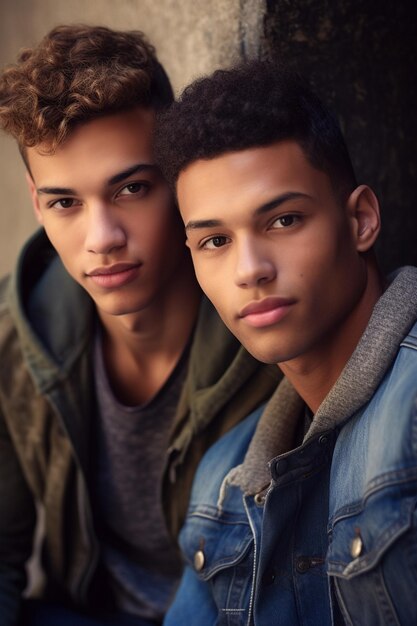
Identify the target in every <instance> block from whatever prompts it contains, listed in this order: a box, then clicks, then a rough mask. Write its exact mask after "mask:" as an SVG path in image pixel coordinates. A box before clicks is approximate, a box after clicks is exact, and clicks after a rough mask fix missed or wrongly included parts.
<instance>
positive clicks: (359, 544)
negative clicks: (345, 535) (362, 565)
mask: <svg viewBox="0 0 417 626" xmlns="http://www.w3.org/2000/svg"><path fill="white" fill-rule="evenodd" d="M362 550H363V541H362V538H361V536H360V535H357V536H356V537H354V538H353V539H352V541H351V544H350V554H351V556H352V557H353V558H354V559H357V558H358V556H360V555H361V554H362Z"/></svg>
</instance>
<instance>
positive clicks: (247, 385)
mask: <svg viewBox="0 0 417 626" xmlns="http://www.w3.org/2000/svg"><path fill="white" fill-rule="evenodd" d="M171 101H172V90H171V86H170V83H169V80H168V78H167V76H166V74H165V72H164V70H163V68H162V67H161V65H160V64H159V63H158V60H157V58H156V55H155V51H154V49H153V47H152V46H151V45H150V44H149V43H148V42H147V41H146V38H145V37H144V36H143V35H142V34H141V33H139V32H117V31H113V30H110V29H107V28H102V27H88V26H62V27H58V28H55V29H54V30H52V31H51V32H50V33H49V34H48V35H46V37H45V38H44V39H43V40H42V41H41V42H40V44H39V45H38V46H37V47H35V48H33V49H30V50H25V51H23V52H22V54H21V55H20V58H19V60H18V63H17V64H16V65H14V66H12V67H10V68H8V69H6V70H5V71H4V72H3V74H2V76H1V78H0V125H1V127H2V128H3V129H4V130H6V131H7V132H9V133H11V134H12V135H13V136H14V137H15V138H16V140H17V142H18V145H19V148H20V151H21V154H22V156H23V159H24V161H25V163H26V166H27V180H28V185H29V189H30V193H31V197H32V202H33V207H34V210H35V213H36V216H37V218H38V220H39V222H40V224H41V226H42V228H41V230H40V231H39V232H37V233H36V234H35V235H34V236H33V237H32V238H31V239H30V241H29V242H28V243H27V244H26V246H25V247H24V249H23V250H22V253H21V255H20V258H19V261H18V264H17V267H16V270H15V271H14V273H13V274H12V276H11V277H8V278H6V279H4V280H3V281H2V283H1V285H0V355H1V362H2V367H1V372H0V502H1V515H0V616H1V617H0V621H1V624H2V626H12V625H16V624H18V623H19V624H42V625H43V626H45V625H46V624H52V625H53V626H59V625H61V624H71V626H75V625H76V624H83V625H84V624H85V625H90V624H91V625H93V624H118V625H122V624H132V625H133V624H135V625H149V624H157V623H160V621H161V619H162V616H163V614H164V612H165V610H166V608H167V606H168V603H169V601H170V599H171V597H172V595H173V592H174V590H175V588H176V585H177V582H178V579H179V576H180V573H181V559H180V554H179V551H178V548H177V544H176V541H175V537H176V534H177V531H178V529H179V527H180V525H181V523H182V521H183V518H184V516H185V512H186V507H187V502H188V496H189V489H190V486H191V482H192V477H193V474H194V469H195V467H196V465H197V463H198V461H199V459H200V457H201V455H202V454H203V452H204V451H205V450H206V449H207V447H208V446H209V445H210V444H211V443H213V441H215V440H216V439H217V438H218V437H219V436H220V435H221V434H223V433H224V432H226V431H227V430H229V429H230V428H231V427H232V426H234V425H235V424H236V423H237V422H238V421H240V420H241V419H242V418H243V417H245V416H246V415H247V413H249V412H250V411H252V410H253V409H254V408H255V407H256V406H258V405H259V404H260V403H261V402H262V401H263V399H264V398H265V397H267V396H268V395H269V394H270V392H271V389H272V387H274V386H275V382H274V380H273V377H272V376H271V372H268V369H267V368H265V367H264V366H262V367H260V365H259V364H258V363H257V362H256V361H255V359H253V358H252V357H251V356H250V355H249V354H247V353H246V352H245V351H244V350H243V349H241V348H240V346H239V343H238V342H237V341H236V340H235V339H234V337H233V336H232V335H231V334H230V333H229V331H228V330H227V329H226V328H225V327H224V325H223V324H222V322H221V321H220V319H219V318H218V316H217V314H216V313H215V311H214V309H213V308H212V306H211V305H210V304H209V303H208V301H206V300H205V299H204V298H203V299H202V298H201V293H200V290H199V288H198V285H197V283H196V281H195V276H194V272H193V269H192V264H191V260H190V258H189V252H188V250H187V249H186V247H185V245H184V234H183V228H182V224H181V221H180V218H179V215H178V213H177V210H176V207H175V203H174V200H173V197H172V195H171V193H170V190H169V188H168V186H167V184H166V182H165V180H164V179H163V177H162V175H161V173H160V171H159V169H158V168H157V167H156V165H155V161H154V157H153V132H154V125H155V114H156V112H157V111H160V110H161V109H162V108H164V107H166V106H167V105H168V104H170V102H171ZM37 512H38V513H39V516H40V517H42V518H43V524H41V526H42V527H43V537H42V540H41V554H42V566H43V571H44V575H45V584H44V586H43V589H42V590H39V593H40V596H41V599H40V600H26V601H24V602H22V592H23V590H24V588H25V583H26V574H25V563H26V561H27V559H28V557H29V555H30V554H31V550H32V544H33V537H34V529H35V523H36V513H37ZM37 591H38V590H37V589H36V588H35V590H34V593H35V592H37ZM19 615H20V617H19Z"/></svg>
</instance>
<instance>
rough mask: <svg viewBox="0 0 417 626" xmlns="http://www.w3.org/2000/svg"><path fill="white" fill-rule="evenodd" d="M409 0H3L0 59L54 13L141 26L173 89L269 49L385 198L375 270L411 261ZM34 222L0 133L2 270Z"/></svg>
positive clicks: (415, 74) (413, 170) (416, 42)
mask: <svg viewBox="0 0 417 626" xmlns="http://www.w3.org/2000/svg"><path fill="white" fill-rule="evenodd" d="M416 7H417V5H415V0H398V2H395V3H393V2H388V1H384V0H356V1H355V2H353V1H352V0H340V1H339V2H337V3H331V2H329V0H291V2H288V0H117V2H114V1H113V0H96V1H95V2H94V0H92V1H91V2H87V1H86V0H71V2H70V1H69V0H1V5H0V65H5V64H6V63H8V62H12V61H13V60H14V59H15V56H16V53H17V51H18V50H19V49H20V48H21V47H23V46H28V45H31V44H34V43H36V42H37V41H38V40H39V39H40V38H41V37H42V35H43V34H44V33H46V32H47V31H48V30H49V29H50V28H51V27H53V26H55V25H56V24H59V23H70V22H80V21H82V22H86V23H100V24H105V25H110V26H112V27H114V28H121V29H132V28H136V29H141V30H143V31H145V32H146V33H147V34H148V36H149V38H150V39H151V41H152V42H153V43H154V44H155V46H156V48H157V50H158V53H159V57H160V60H161V61H162V63H163V64H164V65H165V67H166V68H167V70H168V73H169V75H170V76H171V79H172V81H173V84H174V87H175V88H176V90H177V91H179V90H181V88H182V87H183V86H184V85H185V84H187V83H188V82H189V81H190V80H191V79H193V78H194V77H195V76H197V75H200V74H204V73H206V72H209V71H211V70H213V69H214V68H216V67H220V66H223V65H227V64H229V63H231V62H232V61H234V60H236V59H238V58H242V57H247V56H258V55H260V56H263V57H279V58H281V59H282V60H283V61H285V62H286V63H287V64H288V65H290V66H293V67H295V68H297V69H299V70H301V71H302V72H304V73H306V74H307V75H308V76H309V77H310V79H311V81H312V83H313V85H314V86H315V88H316V89H317V91H318V92H319V94H320V95H321V97H322V98H323V99H324V100H325V101H326V102H327V103H328V104H329V105H330V106H333V107H334V110H335V112H336V113H337V114H338V116H339V118H340V120H341V123H342V126H343V128H344V131H345V134H346V137H347V141H348V145H349V148H350V150H351V153H352V156H353V161H354V164H355V166H356V169H357V172H358V175H359V179H360V182H368V183H370V184H371V185H372V186H373V187H374V188H375V190H376V191H377V193H378V195H379V197H380V199H381V201H382V207H383V232H382V235H381V238H380V243H379V252H380V259H381V262H382V265H383V267H384V269H386V270H389V269H392V268H394V267H395V266H397V265H400V264H404V263H412V264H415V265H417V245H416V241H417V212H416V211H417V208H416V207H417V157H416V149H415V146H416V144H417V115H416V113H415V109H416V104H415V103H416V102H417V36H416V28H415V24H416V12H417V9H416ZM34 228H35V222H34V218H33V217H32V213H31V208H30V204H29V197H28V194H27V192H26V187H25V182H24V169H23V166H22V164H21V163H20V157H19V156H18V154H17V150H16V148H15V146H14V144H13V142H12V141H11V140H10V139H8V138H7V137H4V136H3V137H0V274H2V273H4V271H6V270H8V269H10V268H11V267H12V265H13V262H14V259H15V257H16V254H17V251H18V249H19V247H20V245H21V243H22V242H23V241H24V239H25V238H26V236H27V234H28V233H30V232H31V231H32V230H33V229H34Z"/></svg>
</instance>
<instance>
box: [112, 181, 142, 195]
mask: <svg viewBox="0 0 417 626" xmlns="http://www.w3.org/2000/svg"><path fill="white" fill-rule="evenodd" d="M148 189H149V183H144V182H134V183H129V184H128V185H125V186H124V187H122V189H121V190H120V191H119V193H118V194H117V195H118V196H136V197H137V196H140V197H142V196H144V195H145V194H146V192H147V191H148Z"/></svg>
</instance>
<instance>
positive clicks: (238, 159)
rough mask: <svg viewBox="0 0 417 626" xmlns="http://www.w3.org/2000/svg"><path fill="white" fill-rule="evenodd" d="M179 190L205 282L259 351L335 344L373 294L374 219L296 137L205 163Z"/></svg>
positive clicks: (187, 174) (292, 353)
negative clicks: (369, 265) (346, 199)
mask: <svg viewBox="0 0 417 626" xmlns="http://www.w3.org/2000/svg"><path fill="white" fill-rule="evenodd" d="M177 191H178V201H179V206H180V211H181V214H182V216H183V219H184V222H185V225H186V232H187V237H188V242H187V243H188V245H189V247H190V249H191V253H192V257H193V262H194V265H195V269H196V274H197V278H198V281H199V282H200V284H201V286H202V288H203V290H204V291H205V293H206V294H207V296H208V297H209V299H210V300H211V301H212V302H213V304H214V305H215V307H216V308H217V310H218V311H219V313H220V315H221V317H222V318H223V320H224V322H225V323H226V325H227V326H228V327H229V328H230V330H231V331H232V332H233V333H234V334H235V335H236V336H237V337H238V339H239V340H240V341H241V343H243V345H244V346H245V347H246V348H247V349H248V350H249V351H250V352H251V353H252V354H253V355H254V356H255V357H257V358H258V359H260V360H261V361H265V362H268V363H282V362H286V361H290V360H292V359H295V358H297V357H300V356H303V355H307V354H314V352H315V351H317V350H320V349H321V348H322V346H323V345H324V344H328V343H329V342H331V341H332V338H334V337H335V336H336V335H337V334H338V333H339V331H340V328H341V327H342V326H343V325H344V324H345V323H346V320H347V319H348V318H349V316H351V315H352V312H353V311H354V309H355V307H356V306H357V305H358V302H359V301H360V300H361V297H362V294H363V292H364V290H365V286H366V270H365V264H364V260H363V257H362V255H361V254H360V250H359V249H360V248H361V246H362V244H361V243H360V239H361V234H360V233H361V232H363V231H364V221H365V222H366V219H365V218H363V216H360V217H358V215H359V214H358V212H357V210H353V209H352V210H350V209H349V206H346V207H342V206H341V205H340V201H338V200H337V198H336V197H335V194H334V192H333V190H332V186H331V183H330V180H329V178H328V176H327V175H326V174H325V173H323V172H321V171H319V170H317V169H315V168H314V167H313V166H312V165H311V164H310V163H309V161H308V160H307V159H306V157H305V155H304V153H303V151H302V149H301V148H300V147H299V145H298V144H297V143H295V142H292V141H285V142H280V143H277V144H273V145H271V146H268V147H263V148H256V149H249V150H245V151H242V152H233V153H227V154H225V155H222V156H220V157H218V158H214V159H211V160H200V161H196V162H194V163H192V164H191V165H190V166H188V167H187V168H186V169H185V170H184V171H183V172H182V173H181V174H180V177H179V180H178V187H177ZM365 230H366V223H365ZM365 247H366V246H365Z"/></svg>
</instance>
